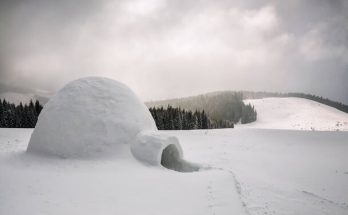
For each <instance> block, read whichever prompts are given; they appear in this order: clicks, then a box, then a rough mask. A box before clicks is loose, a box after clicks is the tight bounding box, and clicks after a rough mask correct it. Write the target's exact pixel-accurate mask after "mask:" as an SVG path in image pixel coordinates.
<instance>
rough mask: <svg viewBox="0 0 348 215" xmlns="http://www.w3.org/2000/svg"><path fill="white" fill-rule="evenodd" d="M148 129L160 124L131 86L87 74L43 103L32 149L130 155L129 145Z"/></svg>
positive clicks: (69, 153)
mask: <svg viewBox="0 0 348 215" xmlns="http://www.w3.org/2000/svg"><path fill="white" fill-rule="evenodd" d="M144 130H150V131H151V130H152V131H156V130H157V128H156V125H155V122H154V120H153V118H152V116H151V114H150V112H149V110H148V109H147V107H146V106H145V105H144V104H143V103H142V102H141V101H140V100H139V99H138V98H137V96H136V95H135V94H134V93H133V92H132V91H131V90H130V89H129V88H128V87H127V86H125V85H124V84H122V83H119V82H117V81H114V80H111V79H107V78H100V77H87V78H82V79H78V80H75V81H72V82H70V83H69V84H67V85H66V86H65V87H64V88H63V89H61V90H60V91H59V92H58V93H57V94H56V95H54V96H53V97H52V98H51V99H50V100H49V101H48V103H47V104H46V105H45V106H44V108H43V110H42V112H41V114H40V116H39V119H38V122H37V124H36V127H35V129H34V132H33V134H32V136H31V139H30V142H29V145H28V152H32V153H40V154H43V155H47V156H48V155H56V156H59V157H63V158H70V157H75V158H88V157H108V156H112V157H114V158H116V157H122V156H129V155H130V146H129V144H131V143H132V142H134V139H135V137H136V135H137V134H138V133H139V132H140V131H144Z"/></svg>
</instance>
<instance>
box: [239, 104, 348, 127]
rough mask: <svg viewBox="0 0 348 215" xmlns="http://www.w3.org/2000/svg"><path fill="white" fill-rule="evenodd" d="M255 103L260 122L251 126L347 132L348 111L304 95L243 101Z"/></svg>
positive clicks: (250, 124) (250, 125)
mask: <svg viewBox="0 0 348 215" xmlns="http://www.w3.org/2000/svg"><path fill="white" fill-rule="evenodd" d="M244 102H245V103H246V104H252V105H254V107H255V109H256V111H257V121H256V122H253V123H249V124H245V125H237V126H240V127H248V128H266V129H289V130H319V131H336V130H340V131H348V114H347V113H344V112H342V111H339V110H337V109H335V108H332V107H329V106H327V105H324V104H321V103H318V102H315V101H312V100H308V99H302V98H264V99H249V100H244Z"/></svg>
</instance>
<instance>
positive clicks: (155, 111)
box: [149, 105, 234, 130]
mask: <svg viewBox="0 0 348 215" xmlns="http://www.w3.org/2000/svg"><path fill="white" fill-rule="evenodd" d="M149 110H150V113H151V115H152V117H153V118H154V120H155V123H156V126H157V128H158V129H159V130H191V129H211V128H233V127H234V124H233V122H231V121H228V120H217V121H214V120H211V119H209V118H208V116H207V114H206V113H205V111H204V110H202V111H198V110H196V111H194V112H192V111H187V110H185V109H181V108H174V107H172V106H170V105H168V106H167V108H163V107H151V108H149Z"/></svg>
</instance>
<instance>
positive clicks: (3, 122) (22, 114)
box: [0, 99, 42, 128]
mask: <svg viewBox="0 0 348 215" xmlns="http://www.w3.org/2000/svg"><path fill="white" fill-rule="evenodd" d="M41 110H42V105H41V104H40V102H39V101H35V103H34V102H33V101H32V100H30V102H29V104H25V105H23V104H22V102H21V103H20V104H19V105H15V104H14V103H10V102H8V101H6V100H5V99H3V100H1V99H0V127H2V128H34V127H35V125H36V122H37V119H38V117H39V114H40V112H41Z"/></svg>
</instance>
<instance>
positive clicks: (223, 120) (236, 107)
mask: <svg viewBox="0 0 348 215" xmlns="http://www.w3.org/2000/svg"><path fill="white" fill-rule="evenodd" d="M146 104H147V106H148V107H157V108H159V107H162V106H163V107H166V106H167V105H170V106H172V107H175V108H182V109H185V110H187V111H193V112H194V111H196V110H198V111H203V110H204V111H205V113H206V115H207V116H208V118H209V119H210V120H211V121H212V124H232V123H233V124H235V123H238V122H241V123H249V122H253V121H255V120H256V118H257V114H256V111H255V109H254V107H252V106H250V105H245V104H244V102H243V93H242V92H232V91H226V92H215V93H208V94H204V95H198V96H191V97H186V98H178V99H169V100H162V101H154V102H147V103H146ZM217 127H219V126H218V125H217ZM227 127H228V125H227Z"/></svg>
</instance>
